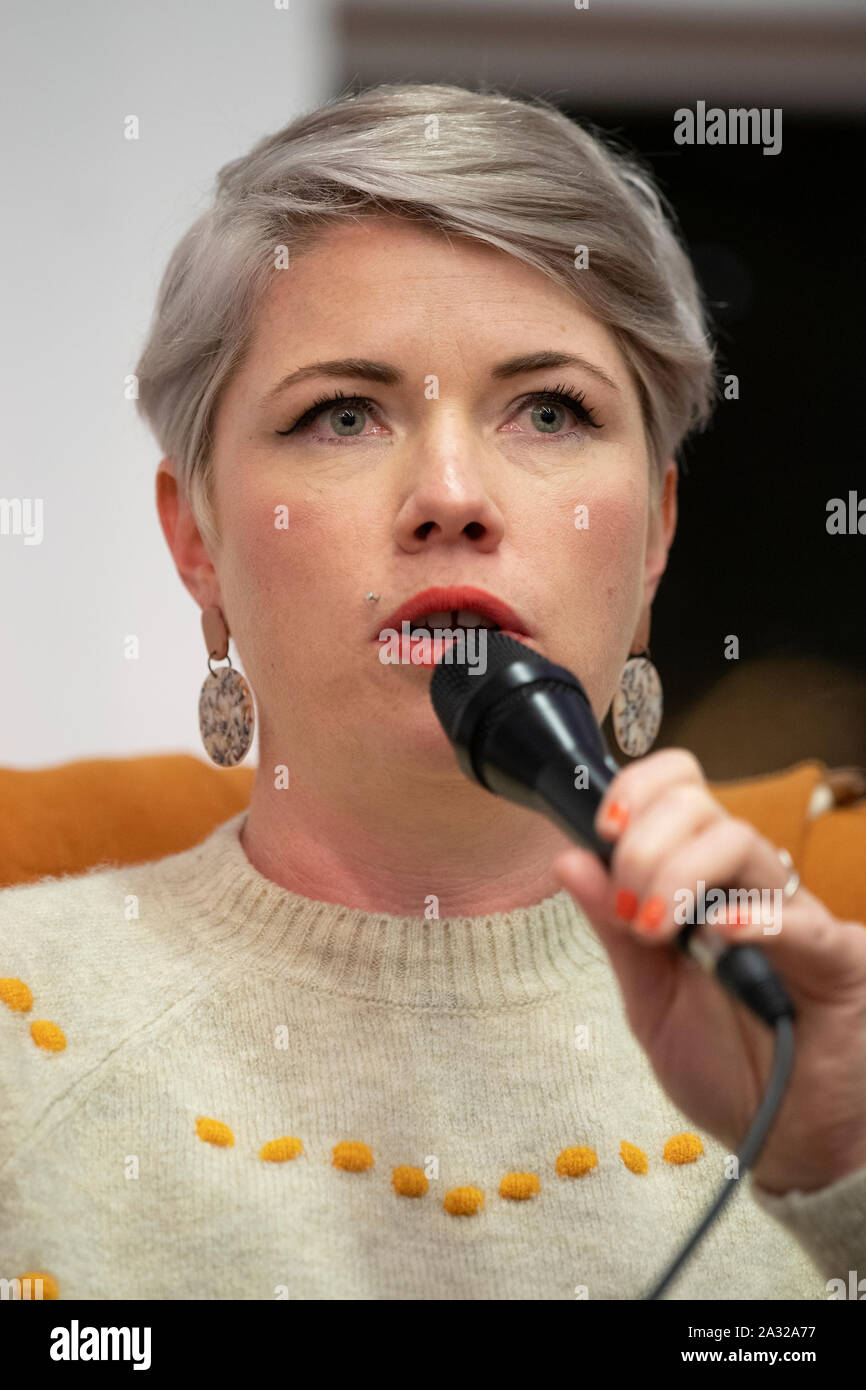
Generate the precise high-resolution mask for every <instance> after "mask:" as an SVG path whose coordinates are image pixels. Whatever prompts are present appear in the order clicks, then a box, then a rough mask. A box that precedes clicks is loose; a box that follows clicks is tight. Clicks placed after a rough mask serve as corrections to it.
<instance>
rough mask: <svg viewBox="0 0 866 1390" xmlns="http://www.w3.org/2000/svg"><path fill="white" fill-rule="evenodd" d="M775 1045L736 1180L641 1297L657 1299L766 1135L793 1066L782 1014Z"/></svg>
mask: <svg viewBox="0 0 866 1390" xmlns="http://www.w3.org/2000/svg"><path fill="white" fill-rule="evenodd" d="M775 1030H776V1045H775V1048H774V1050H773V1062H772V1066H771V1068H770V1079H769V1081H768V1082H767V1089H766V1091H765V1093H764V1098H763V1100H762V1101H761V1104H760V1105H759V1107H758V1109H757V1111H756V1112H755V1117H754V1119H753V1120H752V1123H751V1125H750V1126H749V1131H748V1133H747V1135H746V1137H745V1139H744V1140H743V1145H742V1148H741V1149H740V1152H739V1153H738V1154H737V1173H738V1177H737V1179H728V1181H727V1182H726V1183H725V1185H724V1187H723V1188H722V1190H721V1192H720V1193H719V1195H718V1197H717V1198H716V1200H715V1201H714V1202H713V1205H712V1206H711V1207H710V1209H709V1211H708V1212H707V1214H706V1216H705V1217H704V1218H703V1220H702V1221H701V1223H700V1225H699V1226H698V1227H697V1229H696V1230H695V1231H694V1232H693V1234H692V1235H691V1236H690V1237H689V1239H688V1240H687V1241H686V1244H685V1245H684V1246H683V1248H682V1250H681V1251H680V1252H679V1254H678V1255H677V1256H676V1258H675V1259H674V1261H673V1263H672V1264H670V1265H669V1266H668V1268H667V1269H666V1270H665V1272H664V1274H663V1275H662V1277H661V1279H660V1280H659V1281H658V1283H657V1284H655V1286H654V1287H653V1288H652V1289H651V1290H650V1292H649V1293H647V1294H644V1295H643V1298H644V1300H647V1299H654V1298H658V1297H659V1296H660V1295H661V1294H662V1293H663V1292H664V1290H665V1289H666V1288H667V1286H668V1284H669V1283H670V1282H671V1280H672V1279H673V1278H674V1275H675V1274H676V1273H677V1272H678V1271H679V1270H680V1269H681V1268H682V1266H683V1264H684V1263H685V1261H686V1260H687V1259H688V1257H689V1255H690V1254H691V1253H692V1251H693V1250H694V1248H695V1246H696V1245H697V1243H698V1241H699V1240H700V1239H701V1237H702V1236H703V1234H704V1232H705V1231H706V1230H707V1228H708V1227H709V1226H710V1225H711V1223H712V1222H713V1221H714V1220H715V1218H716V1217H717V1216H718V1214H719V1212H720V1211H721V1209H722V1207H723V1206H724V1205H725V1202H726V1201H727V1200H728V1198H729V1197H730V1196H731V1194H732V1193H733V1192H734V1190H735V1189H736V1188H737V1187H738V1186H739V1179H740V1178H742V1177H743V1176H744V1174H745V1172H746V1170H747V1169H748V1168H750V1167H751V1165H752V1163H753V1162H754V1160H755V1159H756V1158H757V1156H758V1154H759V1153H760V1152H761V1149H762V1148H763V1147H764V1143H765V1141H766V1138H767V1134H768V1132H769V1129H770V1126H771V1125H772V1123H773V1120H774V1119H775V1117H776V1111H777V1110H778V1108H779V1106H780V1105H781V1103H782V1098H783V1096H784V1094H785V1091H786V1089H787V1086H788V1082H789V1080H790V1077H791V1070H792V1068H793V1065H794V1023H793V1020H792V1019H791V1018H790V1016H787V1015H782V1016H781V1017H779V1018H777V1019H776V1021H775Z"/></svg>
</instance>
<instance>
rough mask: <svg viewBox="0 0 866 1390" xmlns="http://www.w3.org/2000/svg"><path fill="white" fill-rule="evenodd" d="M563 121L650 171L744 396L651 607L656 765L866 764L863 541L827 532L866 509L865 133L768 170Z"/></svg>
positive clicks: (757, 157) (786, 150) (800, 146)
mask: <svg viewBox="0 0 866 1390" xmlns="http://www.w3.org/2000/svg"><path fill="white" fill-rule="evenodd" d="M563 109H564V110H565V111H566V113H567V114H568V115H569V116H571V117H573V118H575V119H577V120H578V121H580V122H581V123H583V122H585V121H587V120H588V121H590V122H593V123H594V124H595V125H597V126H598V127H599V128H601V129H602V130H604V131H606V132H608V133H609V134H611V135H613V136H614V137H615V138H616V140H617V142H621V141H625V142H627V143H628V144H629V145H630V146H631V147H632V148H633V149H636V150H637V152H638V153H639V154H640V156H641V157H642V159H643V161H644V162H645V163H647V164H649V165H650V167H651V168H652V171H653V174H654V176H655V178H656V181H657V182H658V184H659V185H660V187H661V188H662V190H663V191H664V193H665V194H666V195H667V197H668V198H669V199H670V200H671V203H672V204H673V207H674V209H675V210H676V213H677V217H678V220H679V223H680V228H681V231H682V235H683V239H684V241H685V243H686V245H687V247H688V249H689V252H690V254H691V256H692V259H693V261H694V263H695V267H696V270H697V272H698V276H699V279H700V280H701V283H702V285H703V287H704V290H705V293H706V295H707V297H708V301H709V305H710V309H711V313H712V319H713V325H714V331H715V337H716V340H717V343H718V360H719V371H718V375H719V382H720V385H721V382H722V380H723V378H724V376H725V375H727V374H729V373H733V374H735V375H736V376H737V377H738V378H739V392H740V397H739V400H732V401H728V400H725V399H724V398H723V396H721V393H720V398H719V402H718V405H717V407H716V411H715V414H714V417H713V420H712V422H711V423H710V425H709V427H708V429H707V430H706V431H705V432H703V433H700V434H695V435H693V436H692V437H691V439H690V440H689V441H687V443H686V445H685V447H684V450H683V463H684V466H683V468H682V470H681V477H680V491H679V507H680V519H679V525H678V529H677V537H676V540H675V542H674V546H673V549H672V552H671V557H670V561H669V564H668V569H667V572H666V574H665V577H664V579H663V580H662V584H661V586H660V589H659V593H658V596H657V598H656V602H655V604H654V606H653V630H652V638H651V653H652V658H653V661H654V662H655V664H656V666H657V667H658V669H659V673H660V675H661V677H662V682H663V685H664V691H665V710H666V715H665V722H664V725H663V729H662V733H661V734H660V736H659V746H662V745H663V744H665V743H668V744H671V743H677V742H679V741H680V735H681V734H685V733H688V735H689V737H688V738H687V739H686V740H685V741H686V742H687V743H688V746H689V747H692V748H694V751H695V752H698V754H699V756H700V757H701V758H702V760H703V761H704V764H705V766H706V768H707V771H708V773H709V775H711V776H733V775H738V774H748V773H752V772H761V771H770V770H772V769H773V768H774V767H778V766H780V762H784V763H790V762H793V761H796V760H798V759H799V758H803V757H810V756H821V757H824V758H825V759H828V760H829V761H831V762H833V763H845V762H866V739H864V727H866V641H864V629H866V624H864V612H866V535H863V536H860V535H856V536H855V535H838V536H837V535H830V534H829V533H828V532H827V529H826V522H827V517H828V513H827V502H828V500H829V499H830V498H832V497H842V498H844V499H845V500H846V502H847V498H848V492H849V489H851V488H855V489H857V490H858V493H859V496H860V497H861V498H866V465H864V461H863V430H862V412H863V402H864V391H863V376H862V304H863V270H862V264H863V254H864V247H863V236H862V222H863V206H862V192H861V180H860V178H859V175H858V174H857V173H856V171H857V170H858V169H862V166H863V150H864V133H866V131H864V122H862V121H856V122H855V121H852V120H850V119H848V118H846V119H845V120H844V121H839V120H835V121H834V120H831V119H826V118H825V119H820V118H811V119H805V118H803V117H801V118H799V119H792V118H785V119H783V142H782V150H781V152H780V153H779V154H778V155H774V156H770V155H764V154H763V153H762V150H761V147H760V146H732V147H728V146H706V145H705V146H697V145H695V146H682V147H680V146H676V145H674V143H673V139H672V120H671V117H670V116H669V115H666V116H665V117H664V118H663V119H662V118H660V117H659V115H658V113H654V112H644V113H637V112H635V113H629V115H628V117H627V118H625V119H622V120H617V121H615V122H614V121H612V120H611V118H610V112H605V111H601V110H586V109H580V110H578V109H577V108H575V107H572V106H563ZM864 529H866V520H864ZM731 633H733V634H736V635H737V636H738V637H739V641H740V657H739V662H734V661H728V660H726V659H725V657H724V648H725V640H724V639H725V637H726V636H727V635H728V634H731ZM722 686H724V689H723V688H722ZM715 710H718V715H719V722H716V718H715V715H714V711H715ZM732 716H733V717H734V718H733V720H732ZM737 718H739V719H740V721H743V722H741V725H740V727H737V725H736V720H737ZM714 726H715V727H714ZM732 739H733V744H732V741H731V740H732ZM697 742H699V743H700V748H698V747H697V746H696V743H697Z"/></svg>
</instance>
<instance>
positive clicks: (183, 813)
mask: <svg viewBox="0 0 866 1390" xmlns="http://www.w3.org/2000/svg"><path fill="white" fill-rule="evenodd" d="M254 775H255V769H254V768H252V767H236V768H221V767H217V766H216V765H214V764H212V763H207V762H204V761H203V760H202V759H200V758H195V757H192V756H191V755H190V754H162V755H152V756H145V757H137V758H88V759H86V760H83V761H79V762H70V763H63V764H61V765H59V766H57V767H48V768H36V769H33V770H32V771H30V770H27V769H23V770H22V769H17V768H2V767H0V887H6V886H8V885H10V884H13V883H28V882H32V881H35V880H36V879H39V878H42V877H43V876H45V875H47V874H51V875H54V876H60V875H63V874H77V873H83V872H84V871H85V870H86V869H88V868H91V867H93V866H95V865H98V864H134V863H142V862H144V861H146V860H149V859H160V858H162V857H163V856H164V855H167V854H176V853H178V852H179V851H180V850H183V849H188V848H189V847H190V846H192V845H194V844H198V843H199V842H200V841H201V840H203V839H205V838H206V836H207V835H209V834H210V832H211V830H213V829H214V827H215V826H217V825H219V824H220V823H221V822H222V821H225V820H228V819H230V817H232V816H234V815H237V814H238V812H240V811H242V810H243V809H244V807H245V806H246V805H248V803H249V798H250V794H251V791H252V784H253V777H254ZM713 792H714V794H715V795H716V796H717V797H718V799H719V801H721V802H722V804H723V805H724V806H725V807H726V809H727V810H728V811H730V812H731V814H732V815H735V816H742V817H743V819H745V820H748V821H750V822H751V823H752V824H753V825H755V826H756V827H757V829H758V830H760V831H761V833H762V834H763V835H766V837H767V838H768V839H769V840H770V841H772V843H773V844H775V845H779V846H781V847H783V848H785V849H787V850H788V851H789V853H790V854H791V856H792V857H793V860H794V863H795V865H796V867H797V869H798V870H799V872H800V875H801V877H802V880H803V882H804V883H805V885H806V887H807V888H810V889H811V890H812V892H813V893H815V894H817V896H818V897H819V898H821V899H822V900H823V901H824V902H825V903H826V904H827V906H828V907H829V908H830V911H831V912H834V913H835V914H836V915H837V916H838V917H841V918H844V919H846V920H851V919H853V920H854V921H864V920H866V796H864V792H866V780H864V777H863V774H862V772H861V771H860V770H859V769H856V768H845V769H839V770H835V771H828V770H827V769H826V768H825V767H824V766H823V764H822V763H819V762H814V761H811V762H802V763H798V764H796V766H794V767H791V768H787V769H785V770H784V771H783V772H778V773H774V774H773V775H772V776H769V777H759V778H753V779H748V780H746V781H739V782H723V783H715V784H713Z"/></svg>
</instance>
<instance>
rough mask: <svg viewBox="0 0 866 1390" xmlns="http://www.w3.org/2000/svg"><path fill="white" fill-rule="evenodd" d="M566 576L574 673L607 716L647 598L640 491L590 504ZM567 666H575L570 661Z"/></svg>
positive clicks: (643, 496) (643, 501)
mask: <svg viewBox="0 0 866 1390" xmlns="http://www.w3.org/2000/svg"><path fill="white" fill-rule="evenodd" d="M586 521H587V525H586V528H585V529H575V531H574V534H573V538H572V540H571V546H570V550H569V556H570V558H567V562H566V569H567V573H565V574H564V575H563V576H562V593H563V594H566V595H568V604H567V609H568V612H569V613H570V615H571V620H570V625H569V633H568V634H567V636H566V641H568V642H569V648H570V652H571V655H572V664H571V669H572V670H574V671H575V673H576V674H577V675H578V676H579V677H580V679H581V680H582V681H583V683H584V685H585V686H586V689H587V694H588V695H589V697H590V700H591V702H592V706H593V709H594V710H595V712H596V715H597V716H598V717H601V716H602V715H603V714H604V712H605V711H606V710H607V707H608V705H609V704H610V700H611V698H612V696H613V692H614V689H615V687H616V682H617V680H618V678H619V673H620V670H621V668H622V664H623V662H624V660H625V659H626V656H627V655H628V650H629V647H630V646H631V643H632V638H633V635H634V629H635V626H636V625H637V621H638V618H639V615H640V611H641V607H642V600H643V592H644V552H645V544H646V525H647V498H646V493H645V492H643V493H642V492H641V490H640V489H639V488H636V487H634V488H631V487H624V488H622V489H620V490H617V491H616V492H615V493H614V492H605V493H604V494H599V495H597V496H595V497H593V498H591V499H590V501H589V502H588V504H587V515H586ZM563 664H565V665H569V663H568V662H567V661H565V662H564V663H563Z"/></svg>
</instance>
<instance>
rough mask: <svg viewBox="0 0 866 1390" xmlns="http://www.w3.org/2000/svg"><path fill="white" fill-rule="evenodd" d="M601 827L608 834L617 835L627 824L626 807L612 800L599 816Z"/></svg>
mask: <svg viewBox="0 0 866 1390" xmlns="http://www.w3.org/2000/svg"><path fill="white" fill-rule="evenodd" d="M601 823H602V826H603V828H604V829H605V830H606V831H607V832H608V834H609V835H618V834H619V832H620V831H621V830H625V828H626V826H627V825H628V808H627V807H626V806H622V805H620V803H619V802H618V801H612V802H611V803H610V805H609V806H608V808H607V810H606V811H605V813H604V815H603V816H602V818H601Z"/></svg>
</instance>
